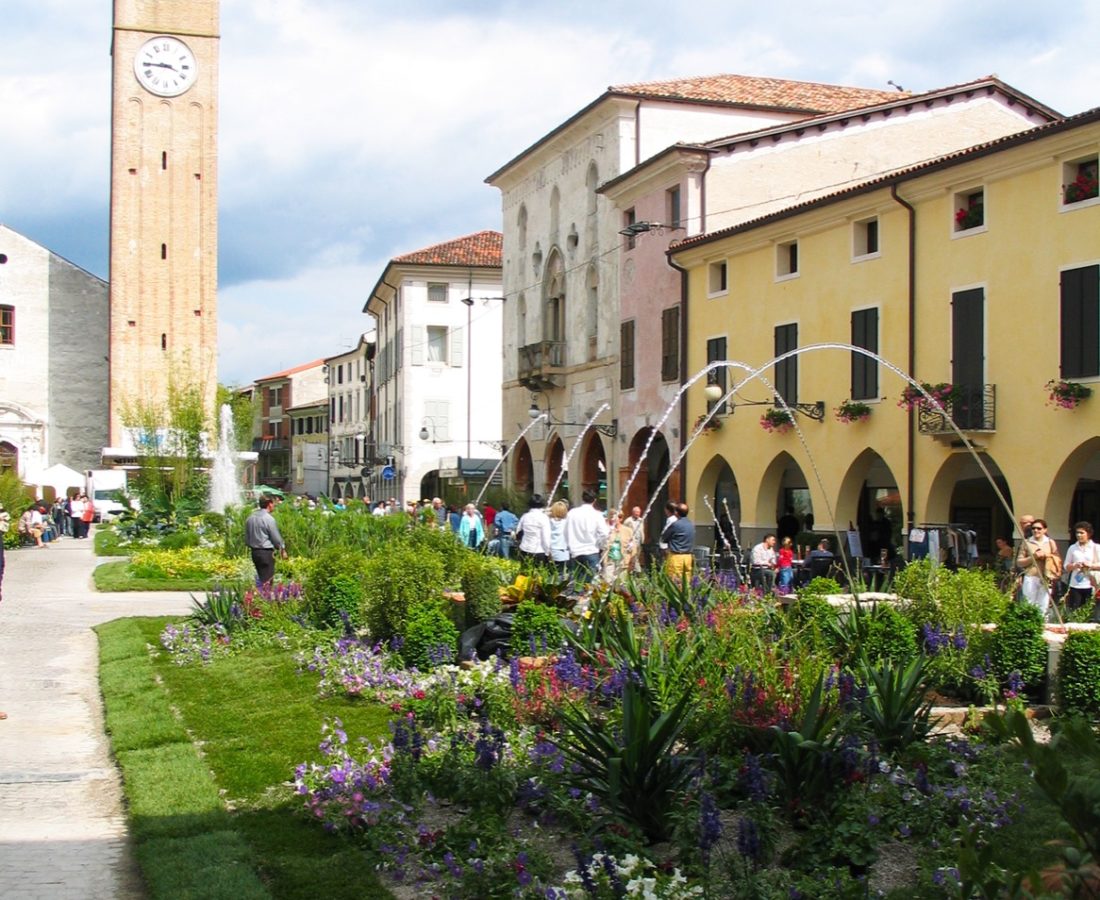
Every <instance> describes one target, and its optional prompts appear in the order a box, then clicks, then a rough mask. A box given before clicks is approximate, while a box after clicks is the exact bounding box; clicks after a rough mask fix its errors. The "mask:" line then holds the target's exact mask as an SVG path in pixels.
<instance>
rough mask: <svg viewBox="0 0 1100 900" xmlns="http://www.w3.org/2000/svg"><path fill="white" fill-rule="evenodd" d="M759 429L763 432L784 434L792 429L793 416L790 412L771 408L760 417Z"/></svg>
mask: <svg viewBox="0 0 1100 900" xmlns="http://www.w3.org/2000/svg"><path fill="white" fill-rule="evenodd" d="M760 427H761V428H763V429H764V430H765V431H774V432H776V433H777V434H785V433H786V432H788V431H790V430H791V429H792V428H794V414H793V413H792V412H790V410H786V409H783V408H782V407H779V406H773V407H772V408H771V409H769V410H768V411H767V412H765V413H764V415H762V416H761V417H760Z"/></svg>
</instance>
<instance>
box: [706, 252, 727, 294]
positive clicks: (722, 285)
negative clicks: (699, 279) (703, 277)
mask: <svg viewBox="0 0 1100 900" xmlns="http://www.w3.org/2000/svg"><path fill="white" fill-rule="evenodd" d="M726 271H727V270H726V261H725V260H722V261H721V262H716V263H711V264H710V267H709V268H708V269H707V292H708V293H709V294H710V296H712V297H713V296H714V295H715V294H724V293H726V290H727V288H728V285H727V283H726Z"/></svg>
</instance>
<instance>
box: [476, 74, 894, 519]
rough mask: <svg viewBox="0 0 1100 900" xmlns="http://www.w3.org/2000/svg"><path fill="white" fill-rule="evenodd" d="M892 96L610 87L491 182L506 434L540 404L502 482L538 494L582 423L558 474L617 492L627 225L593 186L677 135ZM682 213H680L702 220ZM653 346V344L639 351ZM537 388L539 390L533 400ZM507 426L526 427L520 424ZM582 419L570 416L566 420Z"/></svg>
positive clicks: (778, 85) (727, 86)
mask: <svg viewBox="0 0 1100 900" xmlns="http://www.w3.org/2000/svg"><path fill="white" fill-rule="evenodd" d="M896 97H897V94H896V93H894V92H888V91H876V90H865V89H861V88H850V87H836V86H832V85H821V84H808V83H803V82H791V81H783V80H781V79H774V78H749V77H745V76H738V75H721V76H713V77H707V78H689V79H681V80H676V81H663V82H651V83H647V84H630V85H621V86H618V87H610V88H608V90H607V91H606V92H605V93H604V94H602V95H601V96H600V97H598V98H597V99H596V100H594V101H593V102H592V103H590V104H589V105H588V106H586V107H585V108H584V109H582V110H580V112H578V113H577V114H576V115H574V116H573V117H571V118H570V119H568V120H567V121H565V122H564V123H562V124H561V125H559V126H558V127H557V128H555V129H554V130H553V131H551V132H549V133H548V134H547V135H545V136H544V137H543V138H541V139H540V140H539V141H537V142H536V143H535V144H533V145H532V146H531V147H529V148H527V149H526V150H524V151H523V152H522V153H520V154H519V155H518V156H516V157H514V158H513V159H511V160H510V161H509V162H507V163H505V164H504V165H503V166H502V167H501V168H500V169H498V170H497V171H496V172H494V173H493V174H492V175H490V176H489V177H488V178H487V179H486V180H487V182H488V183H489V184H491V185H493V186H495V187H497V188H499V189H500V191H501V205H502V209H503V219H504V252H503V272H504V293H505V296H506V297H507V298H508V302H507V303H506V304H505V311H504V422H505V424H506V427H505V434H504V437H505V438H506V439H510V438H512V437H515V435H516V434H517V433H518V431H519V427H521V426H522V425H525V424H527V423H529V422H530V419H529V418H528V409H529V408H530V407H531V404H532V403H534V404H535V405H536V406H537V407H538V408H539V409H541V410H544V411H545V410H548V411H549V416H550V424H549V426H548V427H544V426H542V425H539V426H536V427H535V428H534V429H532V430H531V431H530V432H528V434H527V436H526V437H525V438H524V440H522V441H521V442H520V444H519V445H517V447H516V450H515V452H514V454H513V458H512V459H511V460H509V464H508V465H509V481H510V483H511V484H512V485H514V486H515V487H516V488H517V489H519V490H529V491H538V492H542V493H545V492H546V491H548V490H549V488H550V487H551V485H552V484H553V483H554V482H555V481H556V480H557V478H558V475H559V474H560V473H561V471H562V468H563V466H564V465H565V461H566V459H567V458H568V457H569V453H570V451H572V450H573V445H574V443H575V441H576V438H577V436H578V434H579V433H580V430H581V429H580V427H579V426H580V423H584V422H587V421H588V420H589V419H590V418H591V417H592V416H593V415H594V414H596V413H597V411H598V410H599V408H600V407H601V406H602V405H603V404H604V403H608V404H610V405H611V408H610V410H609V411H605V412H604V413H602V414H601V415H600V416H598V417H597V419H596V422H597V423H598V424H599V425H600V426H601V427H602V431H603V433H601V432H600V431H597V430H596V429H592V430H590V431H588V432H587V434H586V436H585V440H584V444H583V446H582V447H579V448H577V452H575V453H573V455H572V457H571V461H570V463H569V466H568V468H569V471H568V473H566V476H565V478H564V479H563V481H564V484H565V485H566V486H567V487H568V492H569V493H570V494H571V495H572V496H573V497H574V499H575V500H579V495H580V490H579V489H577V488H589V489H593V490H597V491H598V492H600V493H604V492H606V495H607V497H608V499H609V501H611V502H615V501H616V500H617V494H616V491H617V485H616V483H615V482H616V479H615V478H614V477H608V473H613V472H615V471H616V470H617V469H618V467H619V466H621V465H623V463H624V461H625V459H626V455H625V441H626V436H625V435H623V434H622V433H620V432H619V430H618V427H617V426H618V423H617V422H614V421H611V420H612V419H613V417H614V415H615V409H614V404H615V393H616V382H617V379H618V371H619V369H618V367H619V364H620V360H619V326H620V316H619V302H618V297H619V280H620V271H619V266H620V260H619V252H620V247H621V246H623V245H624V243H625V241H624V238H623V237H622V236H621V235H620V234H619V232H620V230H621V229H622V228H623V227H624V224H628V223H629V221H630V217H629V213H628V214H627V216H626V217H625V222H624V216H623V215H622V214H621V213H620V211H619V210H617V209H615V207H614V205H613V204H612V203H610V202H609V201H608V200H607V199H606V198H604V197H601V196H600V195H599V194H598V193H597V191H598V188H599V187H600V185H601V184H603V183H604V182H606V181H609V180H610V179H612V178H615V177H616V176H618V175H620V174H621V173H623V172H625V171H627V170H629V169H632V168H634V167H635V166H637V165H639V164H640V163H641V162H642V161H643V160H646V159H648V158H649V157H651V156H653V155H654V154H657V153H658V152H659V151H662V150H664V149H665V148H666V147H668V146H669V145H671V144H673V143H675V142H677V141H680V142H697V141H704V140H707V139H712V138H716V137H719V136H722V135H729V134H736V133H738V132H742V131H750V130H758V129H762V128H766V127H769V126H772V125H780V124H783V123H787V122H793V121H795V120H798V119H802V118H806V117H809V116H813V115H820V114H823V113H830V112H839V111H841V110H845V109H851V108H854V107H860V106H867V105H869V104H872V103H876V102H884V101H886V100H887V99H891V98H896ZM698 212H699V211H698V210H697V211H695V212H694V213H693V212H692V211H691V210H690V209H689V210H688V215H693V214H698ZM647 349H656V348H647ZM532 392H536V393H535V396H534V397H532ZM515 423H521V425H519V426H517V425H516V424H515ZM569 423H577V424H569Z"/></svg>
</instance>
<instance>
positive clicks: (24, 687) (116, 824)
mask: <svg viewBox="0 0 1100 900" xmlns="http://www.w3.org/2000/svg"><path fill="white" fill-rule="evenodd" d="M96 562H97V560H96V558H95V556H94V554H93V552H92V541H91V540H90V539H89V540H79V541H78V540H74V539H72V538H65V539H62V540H60V541H55V542H53V543H51V544H49V545H48V549H46V550H45V552H43V551H42V550H41V549H38V548H35V547H29V548H26V549H21V550H9V551H8V552H7V568H6V571H5V573H4V583H3V601H2V602H0V710H3V711H5V712H6V713H7V714H8V718H7V720H5V721H0V896H3V897H4V898H5V900H15V898H18V900H24V898H26V900H30V898H33V900H39V898H42V900H47V898H48V900H54V898H80V900H89V898H95V900H99V898H103V900H116V898H124V900H136V898H141V897H143V896H144V889H143V887H142V883H141V878H140V876H139V875H138V871H137V867H136V864H135V863H134V859H133V854H132V852H131V847H130V843H129V838H128V835H127V831H126V817H125V816H124V814H123V812H122V790H121V779H120V776H119V773H118V769H117V768H116V767H115V764H114V761H113V760H112V758H111V756H110V753H109V750H108V744H107V738H106V736H105V735H104V733H103V703H102V699H101V697H100V693H99V679H98V659H99V655H98V654H99V647H98V641H97V638H96V635H95V633H94V632H93V631H92V630H91V629H92V626H93V625H97V624H99V623H101V622H109V621H111V620H112V619H117V618H121V617H125V616H137V615H150V616H153V615H170V614H174V613H183V612H186V611H187V609H188V608H189V606H190V598H189V596H188V594H186V593H183V592H171V593H113V594H99V593H96V592H95V590H94V588H93V586H92V577H91V576H92V569H93V568H94V567H95V565H96Z"/></svg>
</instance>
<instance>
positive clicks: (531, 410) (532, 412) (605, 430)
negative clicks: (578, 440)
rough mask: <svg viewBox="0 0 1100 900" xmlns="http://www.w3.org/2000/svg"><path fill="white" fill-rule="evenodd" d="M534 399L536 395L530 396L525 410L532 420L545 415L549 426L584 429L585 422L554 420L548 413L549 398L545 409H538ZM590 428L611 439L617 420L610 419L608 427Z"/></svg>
mask: <svg viewBox="0 0 1100 900" xmlns="http://www.w3.org/2000/svg"><path fill="white" fill-rule="evenodd" d="M543 396H545V395H543ZM536 397H538V394H537V393H535V394H532V395H531V405H530V406H529V407H528V408H527V415H529V416H530V417H531V418H532V419H537V418H538V417H539V416H542V415H545V416H546V421H547V422H549V423H550V424H551V425H562V426H566V427H569V428H584V427H586V426H587V425H588V423H587V422H562V421H561V420H560V419H555V418H554V414H553V413H552V412H551V411H550V398H549V397H547V398H546V409H539V405H538V402H537V400H536V399H535V398H536ZM592 427H593V428H595V429H596V431H598V432H599V433H600V434H602V435H604V436H605V437H610V438H613V437H615V436H616V435H617V434H618V433H619V420H618V419H617V418H616V419H612V420H611V424H610V425H600V424H598V423H593V424H592Z"/></svg>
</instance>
